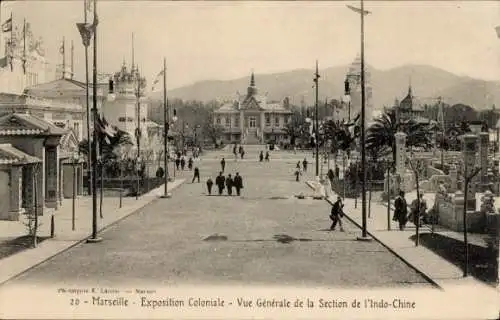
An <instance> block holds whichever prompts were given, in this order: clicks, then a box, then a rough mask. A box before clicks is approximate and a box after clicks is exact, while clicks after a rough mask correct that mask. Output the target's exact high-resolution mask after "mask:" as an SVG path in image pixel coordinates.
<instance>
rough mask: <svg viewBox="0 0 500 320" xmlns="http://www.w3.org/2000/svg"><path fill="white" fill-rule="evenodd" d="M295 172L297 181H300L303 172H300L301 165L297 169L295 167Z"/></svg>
mask: <svg viewBox="0 0 500 320" xmlns="http://www.w3.org/2000/svg"><path fill="white" fill-rule="evenodd" d="M294 174H295V181H297V182H299V181H300V179H299V177H300V175H301V174H302V172H300V166H299V167H298V168H297V169H295V173H294Z"/></svg>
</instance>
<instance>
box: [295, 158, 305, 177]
mask: <svg viewBox="0 0 500 320" xmlns="http://www.w3.org/2000/svg"><path fill="white" fill-rule="evenodd" d="M302 170H304V172H307V159H306V158H304V160H303V161H302V168H301V167H300V161H298V162H297V165H296V166H295V173H294V175H295V181H297V182H298V181H300V176H301V175H302Z"/></svg>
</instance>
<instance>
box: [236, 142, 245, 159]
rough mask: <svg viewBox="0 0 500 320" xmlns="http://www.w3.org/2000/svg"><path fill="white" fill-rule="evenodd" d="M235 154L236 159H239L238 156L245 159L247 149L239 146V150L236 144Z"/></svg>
mask: <svg viewBox="0 0 500 320" xmlns="http://www.w3.org/2000/svg"><path fill="white" fill-rule="evenodd" d="M233 154H234V158H235V159H238V154H239V155H240V157H241V159H243V157H244V156H245V149H243V146H239V148H237V144H236V143H235V144H234V146H233Z"/></svg>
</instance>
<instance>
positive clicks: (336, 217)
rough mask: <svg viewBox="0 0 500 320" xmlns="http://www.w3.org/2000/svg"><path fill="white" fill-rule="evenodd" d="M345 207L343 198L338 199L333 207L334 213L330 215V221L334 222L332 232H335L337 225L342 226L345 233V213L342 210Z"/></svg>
mask: <svg viewBox="0 0 500 320" xmlns="http://www.w3.org/2000/svg"><path fill="white" fill-rule="evenodd" d="M343 207H344V204H343V203H342V198H341V197H337V201H335V203H334V204H333V206H332V211H331V213H330V219H331V220H332V221H333V222H332V225H331V226H330V230H331V231H334V230H335V227H336V226H337V223H338V224H339V226H340V231H344V227H343V226H342V217H343V216H344V213H343V211H342V208H343Z"/></svg>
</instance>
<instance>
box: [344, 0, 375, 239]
mask: <svg viewBox="0 0 500 320" xmlns="http://www.w3.org/2000/svg"><path fill="white" fill-rule="evenodd" d="M348 7H349V8H350V9H351V10H353V11H355V12H357V13H359V14H360V16H361V172H362V174H363V181H362V183H361V216H362V228H363V230H362V235H361V237H358V240H361V241H366V240H370V238H368V234H367V230H366V148H365V119H366V104H365V15H367V14H369V13H370V12H369V11H365V7H364V1H363V0H361V9H358V8H354V7H351V6H348Z"/></svg>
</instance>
